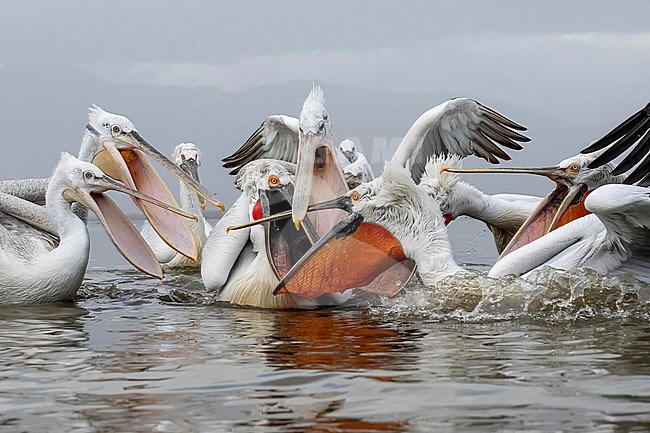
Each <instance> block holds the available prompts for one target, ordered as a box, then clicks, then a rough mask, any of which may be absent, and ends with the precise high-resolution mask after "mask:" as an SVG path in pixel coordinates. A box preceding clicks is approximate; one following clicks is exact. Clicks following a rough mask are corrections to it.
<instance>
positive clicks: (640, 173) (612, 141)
mask: <svg viewBox="0 0 650 433" xmlns="http://www.w3.org/2000/svg"><path fill="white" fill-rule="evenodd" d="M603 149H606V150H605V151H604V152H603V153H602V154H601V155H599V156H598V158H596V159H595V160H594V161H592V163H591V164H589V168H596V167H600V166H601V165H604V164H607V163H608V162H610V161H612V160H613V159H615V158H616V157H618V156H620V155H622V154H623V153H625V152H626V151H627V150H628V149H632V150H631V151H630V153H628V155H627V156H626V157H625V158H624V159H623V160H622V161H621V162H620V163H619V164H618V166H616V168H615V169H614V171H613V172H612V173H613V174H614V175H618V174H623V173H625V172H627V171H628V170H630V169H631V168H632V167H634V166H637V164H639V163H640V164H639V165H638V166H637V167H636V168H635V169H634V171H633V172H632V173H630V174H629V176H628V177H627V179H626V180H625V183H627V184H633V183H636V182H639V181H640V182H639V185H641V186H650V103H648V105H646V106H645V107H644V108H642V109H641V110H639V111H637V112H636V113H634V114H633V115H632V116H630V117H628V118H627V119H626V120H625V121H623V122H622V123H621V124H620V125H618V126H617V127H616V128H614V129H613V130H611V131H610V132H609V133H608V134H606V135H605V136H604V137H602V138H601V139H599V140H596V141H595V142H593V143H592V144H591V145H590V146H588V147H586V148H584V149H583V150H582V153H591V152H596V151H599V150H603Z"/></svg>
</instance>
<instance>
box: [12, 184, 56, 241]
mask: <svg viewBox="0 0 650 433" xmlns="http://www.w3.org/2000/svg"><path fill="white" fill-rule="evenodd" d="M0 212H3V213H5V214H7V215H11V216H13V217H14V218H18V219H20V220H22V221H24V222H25V223H26V224H27V225H29V226H32V227H33V228H34V229H36V230H42V231H44V232H47V233H49V234H51V235H54V236H58V232H57V230H56V228H55V227H54V226H53V225H52V223H51V221H50V218H49V216H48V214H47V209H45V206H40V205H38V204H35V203H32V202H31V201H30V200H28V199H23V198H20V197H17V196H14V195H11V194H7V193H4V192H0Z"/></svg>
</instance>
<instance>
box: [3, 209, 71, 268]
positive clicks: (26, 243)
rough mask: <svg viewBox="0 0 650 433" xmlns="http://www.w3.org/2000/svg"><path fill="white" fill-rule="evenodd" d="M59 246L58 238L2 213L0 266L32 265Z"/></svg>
mask: <svg viewBox="0 0 650 433" xmlns="http://www.w3.org/2000/svg"><path fill="white" fill-rule="evenodd" d="M58 246H59V238H58V237H56V236H54V235H52V234H50V233H47V232H45V231H43V230H40V229H38V228H36V227H34V226H32V225H31V224H29V223H27V222H25V221H23V220H21V219H18V218H16V217H13V216H11V215H8V214H6V213H3V212H0V264H2V265H5V266H10V265H11V264H16V263H23V264H31V263H33V262H34V260H36V259H38V258H39V257H40V256H41V255H43V254H46V253H48V252H50V251H52V250H53V249H54V248H56V247H58Z"/></svg>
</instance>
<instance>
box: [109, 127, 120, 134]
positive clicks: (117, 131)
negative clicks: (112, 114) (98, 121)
mask: <svg viewBox="0 0 650 433" xmlns="http://www.w3.org/2000/svg"><path fill="white" fill-rule="evenodd" d="M111 131H112V132H113V135H117V134H120V133H122V128H120V127H119V126H118V125H113V127H112V128H111Z"/></svg>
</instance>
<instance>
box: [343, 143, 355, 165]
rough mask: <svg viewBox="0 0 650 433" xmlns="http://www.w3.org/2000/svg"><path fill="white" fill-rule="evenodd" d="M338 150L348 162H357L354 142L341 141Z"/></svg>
mask: <svg viewBox="0 0 650 433" xmlns="http://www.w3.org/2000/svg"><path fill="white" fill-rule="evenodd" d="M339 150H340V151H341V153H342V154H343V156H345V158H346V159H347V160H348V161H350V162H354V161H356V160H357V149H356V147H355V145H354V141H352V140H348V139H346V140H343V141H342V142H341V144H339Z"/></svg>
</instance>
